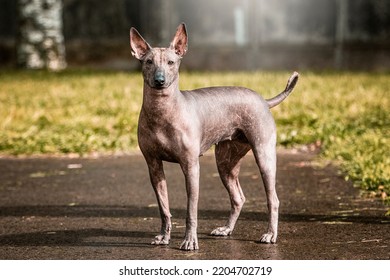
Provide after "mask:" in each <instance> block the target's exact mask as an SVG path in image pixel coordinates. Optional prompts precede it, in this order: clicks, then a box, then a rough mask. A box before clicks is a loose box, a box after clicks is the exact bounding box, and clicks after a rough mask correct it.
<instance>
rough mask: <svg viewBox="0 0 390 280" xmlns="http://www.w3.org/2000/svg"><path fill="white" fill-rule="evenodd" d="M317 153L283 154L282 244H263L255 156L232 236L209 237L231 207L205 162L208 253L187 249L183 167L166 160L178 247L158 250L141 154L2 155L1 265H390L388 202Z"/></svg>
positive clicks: (203, 224) (248, 164) (202, 231)
mask: <svg viewBox="0 0 390 280" xmlns="http://www.w3.org/2000/svg"><path fill="white" fill-rule="evenodd" d="M314 157H315V156H314V155H313V154H310V153H302V152H292V151H286V150H280V151H279V153H278V176H277V191H278V195H279V199H280V202H281V207H280V222H279V239H278V243H277V244H274V245H268V244H260V243H258V242H257V240H258V239H259V238H260V236H261V234H262V233H264V231H265V230H266V226H267V214H266V200H265V194H264V190H263V187H262V185H261V180H260V177H259V172H258V170H257V167H256V165H255V162H254V160H253V157H252V155H250V154H249V155H248V156H246V158H245V161H244V163H243V166H242V169H241V175H240V180H241V185H242V187H243V191H244V194H245V196H246V198H247V201H246V203H245V205H244V207H243V210H242V213H241V216H240V218H239V220H238V222H237V225H236V229H235V231H234V232H233V235H232V236H230V237H213V236H210V235H209V233H210V232H211V231H212V230H213V229H214V228H215V227H217V226H222V225H224V223H225V220H226V219H227V216H228V213H229V208H230V202H229V197H228V195H227V192H226V191H225V189H224V187H223V186H222V183H221V182H220V179H219V177H218V174H217V170H216V166H215V160H214V157H213V156H212V154H207V155H205V156H204V157H202V158H201V189H200V199H199V215H198V216H199V222H198V224H199V228H198V234H199V236H198V237H199V246H200V250H198V251H193V252H184V251H180V250H179V246H180V243H181V241H182V238H183V236H184V225H185V213H186V209H185V207H186V195H185V187H184V179H183V175H182V173H181V170H180V168H179V166H177V165H175V164H169V163H166V164H165V170H166V176H167V181H168V189H169V196H170V204H171V212H172V215H173V231H172V239H171V244H170V245H169V246H154V245H150V242H151V240H152V239H153V237H154V235H155V234H156V233H157V231H158V230H159V227H160V220H159V214H158V208H157V204H156V199H155V196H154V192H153V191H152V187H151V186H150V183H149V177H148V173H147V168H146V164H145V162H144V159H143V158H142V156H141V155H139V154H135V155H128V156H118V157H115V156H111V157H98V158H55V157H51V158H24V159H16V158H2V159H0V259H140V260H150V259H183V260H186V259H209V260H210V259H293V260H306V259H315V260H321V259H363V260H366V259H390V218H389V217H386V216H385V213H386V211H387V210H388V208H386V207H385V205H383V204H382V202H380V201H377V200H374V199H367V198H362V197H361V196H360V194H359V190H357V189H356V188H353V187H352V186H351V184H350V183H347V182H345V181H344V180H343V178H342V176H340V175H339V174H338V172H337V170H336V169H335V168H334V167H332V166H325V167H321V166H319V165H318V164H316V163H315V161H313V158H314Z"/></svg>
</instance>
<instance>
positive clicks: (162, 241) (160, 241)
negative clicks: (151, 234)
mask: <svg viewBox="0 0 390 280" xmlns="http://www.w3.org/2000/svg"><path fill="white" fill-rule="evenodd" d="M169 240H170V236H169V235H162V234H159V235H157V236H156V237H155V238H154V240H153V241H152V245H168V244H169Z"/></svg>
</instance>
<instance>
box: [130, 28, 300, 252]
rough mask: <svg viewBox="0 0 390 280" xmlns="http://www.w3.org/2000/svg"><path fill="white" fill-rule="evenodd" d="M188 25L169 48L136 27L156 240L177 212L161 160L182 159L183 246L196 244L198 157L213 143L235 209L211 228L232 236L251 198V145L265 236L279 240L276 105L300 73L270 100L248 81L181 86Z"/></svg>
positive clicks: (165, 238)
mask: <svg viewBox="0 0 390 280" xmlns="http://www.w3.org/2000/svg"><path fill="white" fill-rule="evenodd" d="M187 42H188V38H187V31H186V28H185V25H184V24H181V25H179V27H178V28H177V31H176V35H175V37H174V38H173V40H172V42H171V44H170V46H169V47H168V48H152V47H151V46H150V45H149V44H148V43H147V42H146V41H145V40H144V39H143V38H142V36H141V35H140V34H139V33H138V31H137V30H136V29H134V28H131V29H130V45H131V50H132V55H133V56H134V57H135V58H137V59H138V60H140V62H141V65H142V74H143V78H144V90H143V104H142V109H141V113H140V117H139V124H138V141H139V146H140V148H141V151H142V153H143V155H144V157H145V160H146V162H147V165H148V168H149V175H150V180H151V183H152V185H153V188H154V191H155V193H156V196H157V201H158V205H159V209H160V214H161V220H162V225H161V230H160V234H158V235H157V236H156V237H155V239H154V241H153V242H152V244H156V245H160V244H169V240H170V235H171V229H172V225H171V213H170V211H169V201H168V190H167V184H166V180H165V175H164V170H163V161H169V162H176V163H179V164H180V167H181V169H182V171H183V173H184V176H185V182H186V191H187V198H188V200H187V217H186V231H185V238H184V241H183V242H182V244H181V246H180V248H181V249H183V250H197V249H198V248H199V246H198V238H197V218H198V217H197V213H198V197H199V156H201V155H202V154H203V153H204V152H206V151H207V150H208V149H209V148H210V147H211V146H212V145H214V144H215V145H216V147H215V157H216V162H217V166H218V172H219V175H220V177H221V179H222V182H223V184H224V186H225V187H226V189H227V191H228V192H229V196H230V200H231V211H230V216H229V219H228V221H227V223H226V225H225V226H223V227H218V228H216V229H215V230H213V231H212V232H211V234H212V235H216V236H227V235H230V234H231V233H232V231H233V229H234V225H235V223H236V221H237V218H238V216H239V214H240V211H241V208H242V206H243V204H244V202H245V197H244V194H243V192H242V189H241V186H240V183H239V181H238V174H239V171H240V165H241V161H242V158H243V157H244V156H245V154H246V153H247V152H248V151H249V150H250V149H252V151H253V154H254V156H255V159H256V163H257V165H258V167H259V169H260V172H261V176H262V179H263V183H264V186H265V190H266V195H267V203H268V212H269V223H268V230H267V232H266V233H265V234H264V235H263V236H262V237H261V239H260V242H262V243H275V242H276V238H277V233H278V231H277V228H278V208H279V200H278V197H277V195H276V190H275V175H276V148H275V146H276V128H275V122H274V120H273V117H272V115H271V113H270V110H269V109H270V108H272V107H274V106H276V105H278V104H279V103H281V102H282V101H283V100H284V99H285V98H286V97H287V96H288V95H289V94H290V93H291V91H292V90H293V88H294V86H295V84H296V83H297V81H298V73H296V72H294V74H293V75H292V76H291V77H290V79H289V80H288V83H287V86H286V89H285V90H284V91H283V92H282V93H280V94H279V95H277V96H276V97H274V98H271V99H269V100H264V99H263V98H262V97H261V96H260V95H258V94H257V93H256V92H254V91H252V90H250V89H247V88H242V87H209V88H201V89H196V90H191V91H180V90H179V66H180V61H181V59H182V57H183V56H184V55H185V53H186V51H187Z"/></svg>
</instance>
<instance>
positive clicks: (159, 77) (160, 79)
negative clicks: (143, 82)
mask: <svg viewBox="0 0 390 280" xmlns="http://www.w3.org/2000/svg"><path fill="white" fill-rule="evenodd" d="M154 83H155V84H156V86H163V85H164V83H165V75H164V73H163V72H162V71H157V72H156V73H155V75H154Z"/></svg>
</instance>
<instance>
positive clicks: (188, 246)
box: [180, 237, 199, 251]
mask: <svg viewBox="0 0 390 280" xmlns="http://www.w3.org/2000/svg"><path fill="white" fill-rule="evenodd" d="M180 250H185V251H192V250H199V245H198V238H197V237H194V238H186V239H184V241H183V242H182V243H181V245H180Z"/></svg>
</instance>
